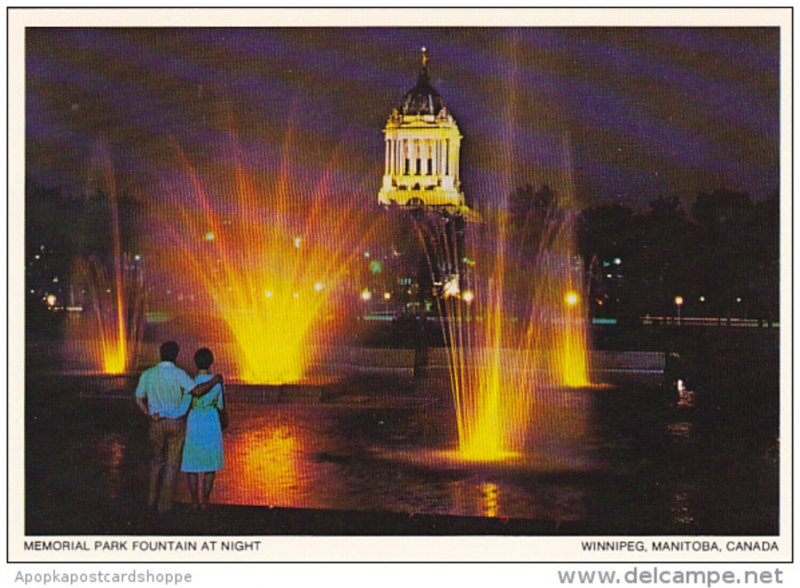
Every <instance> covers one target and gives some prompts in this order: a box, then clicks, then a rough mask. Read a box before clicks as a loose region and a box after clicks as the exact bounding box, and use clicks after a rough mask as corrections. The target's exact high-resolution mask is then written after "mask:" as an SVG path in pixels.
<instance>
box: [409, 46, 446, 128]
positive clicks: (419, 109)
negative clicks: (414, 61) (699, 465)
mask: <svg viewBox="0 0 800 588" xmlns="http://www.w3.org/2000/svg"><path fill="white" fill-rule="evenodd" d="M443 107H444V102H443V101H442V97H441V96H439V92H437V91H436V88H434V87H433V86H431V83H430V79H429V78H428V53H427V51H426V50H425V49H424V48H423V50H422V70H421V71H420V72H419V78H417V85H416V86H414V87H413V88H411V89H410V90H409V91H408V92H406V93H405V96H403V102H402V106H401V109H400V111H401V112H402V113H403V114H406V115H425V114H433V115H436V114H439V111H441V110H442V108H443Z"/></svg>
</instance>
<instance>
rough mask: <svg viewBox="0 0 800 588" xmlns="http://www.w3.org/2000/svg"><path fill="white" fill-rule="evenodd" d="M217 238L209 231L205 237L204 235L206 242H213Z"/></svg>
mask: <svg viewBox="0 0 800 588" xmlns="http://www.w3.org/2000/svg"><path fill="white" fill-rule="evenodd" d="M216 238H217V236H216V235H215V234H214V232H213V231H209V232H207V233H206V234H205V235H203V239H205V240H206V241H213V240H214V239H216Z"/></svg>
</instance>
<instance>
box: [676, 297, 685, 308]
mask: <svg viewBox="0 0 800 588" xmlns="http://www.w3.org/2000/svg"><path fill="white" fill-rule="evenodd" d="M682 305H683V296H676V297H675V306H682Z"/></svg>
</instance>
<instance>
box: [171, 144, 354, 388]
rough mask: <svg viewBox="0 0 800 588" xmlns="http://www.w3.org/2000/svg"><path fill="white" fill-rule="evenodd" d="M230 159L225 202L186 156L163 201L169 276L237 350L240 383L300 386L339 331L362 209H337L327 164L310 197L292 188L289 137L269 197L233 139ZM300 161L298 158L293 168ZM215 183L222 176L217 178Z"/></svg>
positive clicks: (332, 167) (340, 206)
mask: <svg viewBox="0 0 800 588" xmlns="http://www.w3.org/2000/svg"><path fill="white" fill-rule="evenodd" d="M230 138H231V139H230V142H229V149H228V150H227V151H228V158H227V159H226V160H225V161H226V162H229V163H232V169H233V172H232V175H233V178H232V181H231V182H229V184H228V185H229V186H230V187H228V188H227V189H226V190H225V194H224V196H223V197H222V198H219V197H217V198H216V199H215V198H214V197H213V196H211V195H210V194H209V193H208V192H207V190H206V189H205V187H204V186H203V183H202V182H201V180H200V177H199V174H198V173H197V171H196V170H195V169H194V167H193V166H192V165H191V163H190V162H189V160H188V158H187V157H186V156H185V155H184V154H183V152H182V151H181V150H180V149H179V148H177V151H178V152H179V153H180V160H181V168H182V173H183V177H184V178H188V181H186V180H185V179H184V180H182V181H181V182H180V184H179V185H178V186H177V188H176V189H175V190H174V191H172V192H171V193H170V194H169V199H168V200H169V205H170V211H175V212H172V213H170V212H169V211H167V212H165V215H170V214H171V216H172V217H174V218H175V222H166V223H165V229H166V231H167V235H168V238H169V242H170V244H171V247H173V248H176V249H177V250H179V251H181V252H182V253H181V255H180V259H177V260H173V262H172V264H170V263H168V264H167V265H168V267H173V266H174V264H175V263H177V264H178V265H177V266H175V267H174V269H175V273H176V274H180V275H181V276H183V281H182V285H181V288H182V290H183V291H185V292H193V293H195V294H196V295H197V297H198V298H199V300H200V301H201V303H202V304H201V307H202V306H203V305H208V308H203V312H204V313H206V314H208V315H210V316H214V317H217V318H220V319H222V321H223V322H224V324H225V329H226V332H224V333H216V336H218V337H220V338H225V339H231V340H232V341H233V342H234V344H235V348H236V351H235V353H234V355H235V361H236V363H237V371H238V378H239V379H241V380H243V381H244V382H247V383H251V384H270V385H276V384H283V383H287V382H297V381H300V380H302V379H303V378H305V377H306V376H307V375H308V373H309V370H310V367H311V366H312V365H313V364H314V362H315V360H317V359H319V358H320V355H321V354H324V353H325V352H326V350H328V349H329V348H330V347H331V345H332V344H333V342H334V340H335V338H336V337H337V336H338V335H339V334H340V333H341V332H342V331H343V327H344V324H345V320H346V318H347V305H348V303H349V296H348V294H349V291H348V285H349V284H348V281H347V280H348V276H350V274H351V273H352V271H353V268H354V262H355V260H356V259H357V252H358V250H359V244H360V243H361V242H362V240H363V239H364V238H365V235H366V234H367V233H368V230H366V229H365V220H364V218H363V217H362V216H361V214H362V213H361V209H360V208H359V207H356V206H348V205H346V204H343V203H342V202H340V201H338V200H337V197H339V196H338V195H336V194H335V190H334V186H335V185H336V181H335V179H334V175H335V173H334V172H335V171H336V169H337V168H336V164H337V163H338V158H337V157H336V156H334V158H333V160H332V161H331V162H330V164H329V165H328V166H327V168H325V172H324V174H323V176H322V179H321V180H319V181H318V183H317V184H316V186H315V187H314V189H313V191H312V193H310V194H306V193H303V190H302V189H300V188H298V187H297V186H296V185H295V177H294V175H293V173H292V170H291V166H290V162H291V161H297V160H298V158H293V155H294V153H293V150H292V147H291V139H292V133H291V131H290V132H289V133H288V134H287V137H286V140H285V142H284V146H283V157H282V162H281V167H280V173H279V174H278V177H277V178H276V180H275V181H273V182H271V183H269V184H268V185H269V186H270V187H269V188H265V187H264V185H263V184H261V185H260V184H258V183H257V182H256V181H255V179H254V177H253V176H252V175H251V174H250V173H249V172H248V171H247V169H246V166H245V164H244V163H243V161H242V154H241V151H240V150H239V148H238V143H237V141H236V138H235V135H234V133H233V132H231V133H230ZM300 161H302V159H300ZM216 177H219V174H216Z"/></svg>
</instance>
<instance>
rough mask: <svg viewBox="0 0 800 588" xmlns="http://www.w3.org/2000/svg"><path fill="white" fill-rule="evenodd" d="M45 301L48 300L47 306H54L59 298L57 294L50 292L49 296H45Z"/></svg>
mask: <svg viewBox="0 0 800 588" xmlns="http://www.w3.org/2000/svg"><path fill="white" fill-rule="evenodd" d="M45 302H47V306H49V307H51V308H52V307H53V306H55V305H56V302H58V299H57V298H56V296H55V294H50V295H49V296H48V297H47V298H45Z"/></svg>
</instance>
